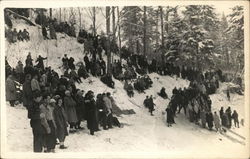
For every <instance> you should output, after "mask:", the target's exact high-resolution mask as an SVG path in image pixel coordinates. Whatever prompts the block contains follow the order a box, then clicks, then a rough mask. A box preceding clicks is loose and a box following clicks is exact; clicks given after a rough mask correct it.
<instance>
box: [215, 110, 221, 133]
mask: <svg viewBox="0 0 250 159" xmlns="http://www.w3.org/2000/svg"><path fill="white" fill-rule="evenodd" d="M214 127H215V129H216V131H221V121H220V117H219V115H218V114H217V113H216V112H214Z"/></svg>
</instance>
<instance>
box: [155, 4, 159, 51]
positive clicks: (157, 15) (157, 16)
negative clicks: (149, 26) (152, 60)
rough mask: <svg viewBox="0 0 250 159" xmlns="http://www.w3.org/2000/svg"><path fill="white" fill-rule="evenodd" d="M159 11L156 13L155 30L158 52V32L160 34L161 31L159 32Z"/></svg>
mask: <svg viewBox="0 0 250 159" xmlns="http://www.w3.org/2000/svg"><path fill="white" fill-rule="evenodd" d="M158 18H159V9H157V11H156V29H155V31H156V34H157V35H156V39H155V47H156V50H158V49H159V38H158V32H159V30H158V27H159V26H158V23H159V19H158Z"/></svg>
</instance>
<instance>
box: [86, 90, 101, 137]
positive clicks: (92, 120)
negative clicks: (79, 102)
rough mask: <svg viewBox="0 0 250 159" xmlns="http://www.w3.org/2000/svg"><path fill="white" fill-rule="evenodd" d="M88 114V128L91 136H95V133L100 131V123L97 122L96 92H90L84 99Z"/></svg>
mask: <svg viewBox="0 0 250 159" xmlns="http://www.w3.org/2000/svg"><path fill="white" fill-rule="evenodd" d="M84 103H85V108H86V114H87V126H88V129H89V130H90V134H91V135H94V132H95V131H98V121H97V120H96V102H95V100H94V92H92V91H88V92H87V93H86V95H85V98H84Z"/></svg>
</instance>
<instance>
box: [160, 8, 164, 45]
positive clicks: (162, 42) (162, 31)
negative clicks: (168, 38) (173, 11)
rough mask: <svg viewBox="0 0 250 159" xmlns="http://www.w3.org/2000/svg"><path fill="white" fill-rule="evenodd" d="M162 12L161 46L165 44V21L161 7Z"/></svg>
mask: <svg viewBox="0 0 250 159" xmlns="http://www.w3.org/2000/svg"><path fill="white" fill-rule="evenodd" d="M160 14H161V46H162V47H163V46H164V22H163V10H162V7H160Z"/></svg>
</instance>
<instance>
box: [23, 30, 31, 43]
mask: <svg viewBox="0 0 250 159" xmlns="http://www.w3.org/2000/svg"><path fill="white" fill-rule="evenodd" d="M22 36H23V38H24V39H25V40H26V41H29V40H30V34H29V32H28V31H27V30H26V29H24V30H23V32H22Z"/></svg>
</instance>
